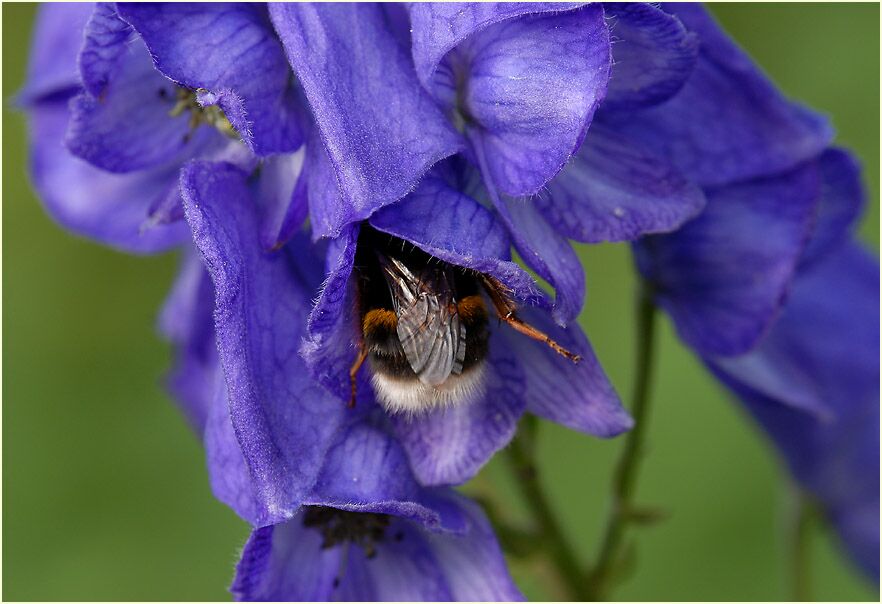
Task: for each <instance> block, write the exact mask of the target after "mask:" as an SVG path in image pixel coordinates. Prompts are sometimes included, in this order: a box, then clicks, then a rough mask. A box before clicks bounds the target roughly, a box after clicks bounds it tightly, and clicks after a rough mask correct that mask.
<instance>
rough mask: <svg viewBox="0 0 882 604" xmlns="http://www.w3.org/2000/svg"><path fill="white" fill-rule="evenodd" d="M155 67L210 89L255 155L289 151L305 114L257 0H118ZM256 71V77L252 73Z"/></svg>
mask: <svg viewBox="0 0 882 604" xmlns="http://www.w3.org/2000/svg"><path fill="white" fill-rule="evenodd" d="M117 10H118V11H119V13H120V15H121V16H122V18H123V19H125V20H126V21H128V22H129V23H131V24H132V26H134V28H135V29H136V30H137V31H138V33H139V34H141V37H142V38H143V39H144V42H145V43H146V44H147V47H148V48H149V49H150V54H151V55H152V57H153V60H154V62H155V63H156V67H157V68H158V69H159V70H160V71H161V72H162V73H164V74H165V75H166V76H168V77H169V78H171V79H172V80H174V81H175V82H178V83H179V84H181V85H182V86H185V87H187V88H190V89H204V90H205V91H206V92H207V93H210V95H211V96H210V97H205V98H210V101H209V102H211V103H217V104H218V105H220V107H221V108H222V109H223V110H224V113H225V114H226V116H227V118H228V119H229V120H230V123H231V124H232V125H233V127H234V128H235V129H236V131H237V132H238V133H239V134H240V135H241V137H242V140H244V141H245V143H246V144H248V146H249V147H250V148H251V149H252V150H253V151H254V152H255V153H256V154H258V155H268V154H271V153H281V152H288V151H294V150H295V149H297V148H298V147H299V146H300V145H301V144H302V143H303V139H304V132H303V128H304V124H305V122H304V117H303V116H304V114H303V111H302V108H301V104H300V100H299V98H298V94H299V93H298V91H297V88H296V85H295V82H294V78H293V75H292V73H291V70H290V68H289V67H288V63H287V61H286V60H285V55H284V52H283V50H282V46H281V44H280V43H279V40H278V39H277V38H276V36H275V33H274V32H273V28H272V25H271V24H270V22H269V16H268V14H267V10H266V7H265V6H264V5H263V4H249V3H193V4H189V3H180V4H179V3H157V4H150V3H133V4H125V3H120V4H118V5H117ZM257 74H259V76H260V77H255V76H256V75H257Z"/></svg>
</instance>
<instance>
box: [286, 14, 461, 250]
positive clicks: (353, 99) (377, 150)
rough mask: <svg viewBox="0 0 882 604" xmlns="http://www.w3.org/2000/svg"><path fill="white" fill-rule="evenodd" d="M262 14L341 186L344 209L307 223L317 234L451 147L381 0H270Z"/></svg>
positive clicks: (396, 195)
mask: <svg viewBox="0 0 882 604" xmlns="http://www.w3.org/2000/svg"><path fill="white" fill-rule="evenodd" d="M270 15H271V17H272V21H273V24H274V25H275V28H276V31H277V32H278V33H279V37H280V38H281V40H282V43H283V44H284V46H285V51H286V53H287V55H288V59H289V61H290V62H291V65H292V66H293V68H294V71H295V72H296V74H297V77H298V78H299V79H300V82H301V83H302V85H303V89H304V90H305V92H306V96H307V98H308V99H309V103H310V106H311V108H312V112H313V115H314V117H315V121H316V124H317V125H318V128H319V131H320V132H321V137H322V140H323V141H324V143H325V146H326V148H327V152H328V155H329V158H330V161H331V164H332V165H333V167H334V170H335V172H336V175H337V181H338V183H339V185H340V190H341V192H342V198H341V202H342V204H343V208H342V210H341V211H339V212H336V213H333V216H334V218H336V219H334V220H327V221H324V222H320V223H318V224H314V225H313V228H314V229H315V231H316V232H317V234H319V235H321V236H336V235H338V234H339V233H340V231H341V230H342V228H343V227H344V226H345V225H346V224H347V223H349V222H353V221H356V220H362V219H364V218H367V217H368V216H370V215H371V214H372V213H373V212H374V211H376V210H377V209H379V208H381V207H383V206H385V205H388V204H390V203H392V202H394V201H396V200H398V199H400V198H401V197H403V196H404V195H406V194H407V193H408V192H410V191H411V190H412V189H413V188H414V187H415V186H416V183H417V181H418V180H419V178H420V177H422V175H423V174H424V173H425V172H426V171H427V170H428V169H429V168H430V167H431V166H432V165H433V164H434V163H435V162H437V161H439V160H440V159H442V158H444V157H447V156H448V155H451V154H452V153H455V152H456V151H457V150H459V148H460V141H459V138H458V137H457V136H456V133H455V132H454V131H453V129H452V128H451V127H450V126H449V125H448V124H447V120H446V119H444V116H443V115H442V114H441V112H440V111H439V110H438V109H437V108H436V107H435V105H434V103H432V101H431V99H430V98H429V97H428V95H427V94H426V93H425V92H424V91H423V90H422V89H421V88H420V86H419V83H418V81H417V79H416V76H415V74H414V72H413V66H412V65H411V64H410V61H409V60H408V57H407V55H406V54H405V52H404V51H403V49H402V48H401V47H400V46H399V44H398V42H397V41H396V39H395V37H394V36H393V35H392V34H391V33H390V32H389V31H388V30H387V28H386V25H385V21H384V17H383V11H382V9H381V8H380V7H378V6H375V5H364V4H363V5H354V4H347V5H339V6H334V7H329V6H319V5H307V4H284V3H278V4H271V5H270ZM325 215H326V216H331V215H332V213H331V212H326V213H325Z"/></svg>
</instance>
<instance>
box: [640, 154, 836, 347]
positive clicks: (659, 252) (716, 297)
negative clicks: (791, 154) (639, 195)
mask: <svg viewBox="0 0 882 604" xmlns="http://www.w3.org/2000/svg"><path fill="white" fill-rule="evenodd" d="M817 172H818V171H817V169H816V166H815V165H814V164H813V163H810V164H806V165H804V166H801V167H800V168H797V169H796V170H793V171H790V172H788V173H785V174H783V175H781V176H776V177H771V178H765V179H758V180H754V181H750V182H746V183H742V184H736V185H731V186H728V187H723V188H720V189H716V190H711V191H708V192H707V197H708V204H707V207H706V208H705V210H704V211H703V212H702V213H701V214H700V215H699V216H698V218H696V219H695V220H693V221H691V222H689V223H687V224H686V225H685V226H683V227H682V228H681V229H680V230H678V231H676V232H674V233H671V234H668V235H653V236H651V237H647V238H645V239H643V240H641V241H640V242H638V243H637V244H636V246H635V252H636V257H637V264H638V267H639V268H640V271H641V272H642V273H643V275H644V277H645V278H646V279H647V280H648V281H649V283H650V284H651V286H652V287H653V288H654V292H655V299H656V302H657V303H658V304H659V305H660V306H661V307H662V308H664V309H665V311H667V313H668V314H669V315H670V316H671V318H672V319H673V321H674V325H675V326H676V328H677V332H678V334H679V335H680V337H681V338H682V339H683V340H684V341H685V342H686V343H687V344H689V345H690V346H692V347H694V348H695V349H696V350H698V351H699V352H700V353H702V354H707V355H726V356H729V355H737V354H743V353H745V352H747V351H748V350H750V349H751V348H753V346H755V345H756V343H757V341H758V340H759V338H760V337H761V336H762V335H763V334H764V333H765V331H766V330H767V329H768V327H769V325H770V324H771V322H772V321H773V319H774V318H775V316H776V314H777V312H778V309H779V308H780V306H781V304H782V303H783V301H784V298H785V296H786V294H787V290H788V287H789V285H790V281H791V279H792V277H793V273H794V270H795V268H796V264H797V261H798V259H799V257H800V255H801V253H802V250H803V247H804V245H805V243H806V240H807V238H808V235H809V232H810V228H811V222H812V218H813V213H814V211H815V204H816V201H817V199H818V195H819V192H820V183H819V178H818V173H817Z"/></svg>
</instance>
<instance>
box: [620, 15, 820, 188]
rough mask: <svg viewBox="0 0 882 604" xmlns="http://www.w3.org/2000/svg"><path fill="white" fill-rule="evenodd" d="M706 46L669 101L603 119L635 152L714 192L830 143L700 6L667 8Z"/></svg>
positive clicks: (816, 121) (814, 120) (814, 118)
mask: <svg viewBox="0 0 882 604" xmlns="http://www.w3.org/2000/svg"><path fill="white" fill-rule="evenodd" d="M665 10H667V11H668V12H671V13H673V14H674V15H676V16H677V17H678V18H679V19H680V20H681V21H682V22H683V23H684V24H685V25H686V27H687V28H688V29H689V30H690V31H692V32H695V33H696V34H697V35H698V36H699V38H700V40H701V49H700V52H699V56H698V61H697V63H696V66H695V71H694V72H693V74H692V76H691V77H690V78H689V80H688V81H687V83H686V85H685V86H684V87H683V88H682V89H681V90H680V92H679V93H678V94H677V95H675V96H674V97H673V98H672V99H670V100H669V101H667V102H666V103H663V104H661V105H658V106H657V107H653V108H651V109H648V110H643V111H638V112H623V113H621V112H616V113H615V114H613V115H610V114H606V115H604V116H603V117H604V121H605V123H607V124H611V125H614V126H615V128H616V131H617V132H618V133H619V134H620V135H621V136H624V137H627V138H628V139H630V140H631V141H632V142H633V143H634V144H635V145H637V146H638V147H642V148H645V149H647V150H648V151H650V152H652V153H654V154H655V155H657V156H659V157H666V158H669V159H670V161H671V163H673V165H674V166H676V167H677V168H678V169H679V170H680V171H681V172H682V173H683V174H684V175H686V177H688V178H689V179H691V180H693V181H695V182H696V183H698V184H700V185H702V186H716V185H723V184H726V183H730V182H734V181H739V180H745V179H750V178H755V177H758V176H763V175H769V174H774V173H777V172H781V171H784V170H789V169H791V168H793V167H794V166H796V165H797V164H799V163H801V162H804V161H806V160H808V159H810V158H812V157H814V156H816V155H817V154H819V153H820V152H821V151H823V149H824V148H825V147H826V146H827V145H828V144H829V142H830V140H831V138H832V136H833V131H832V129H831V128H830V125H829V124H828V122H827V120H826V119H824V118H823V117H821V116H819V115H817V114H815V113H813V112H811V111H809V110H807V109H805V108H803V107H801V106H799V105H796V104H794V103H791V102H789V101H788V100H787V99H785V98H784V97H783V95H781V93H780V92H779V91H778V90H777V89H776V88H775V86H774V85H773V84H772V83H771V82H770V81H769V80H768V79H767V78H766V77H765V76H764V75H763V74H762V73H761V72H760V70H759V69H758V68H757V67H756V66H755V65H754V64H753V62H752V61H751V60H750V58H749V57H747V55H745V54H744V53H743V52H742V51H741V50H740V49H739V48H738V47H737V46H736V45H735V44H734V43H733V42H732V41H731V40H730V39H729V38H728V37H727V36H726V35H725V33H724V32H723V31H722V30H721V29H720V28H719V27H718V26H717V24H716V23H714V21H713V19H712V18H711V17H710V16H709V14H708V13H707V11H706V10H705V9H704V8H703V7H701V6H700V5H698V4H690V3H681V4H669V5H666V6H665Z"/></svg>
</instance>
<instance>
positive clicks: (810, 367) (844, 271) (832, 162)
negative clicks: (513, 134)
mask: <svg viewBox="0 0 882 604" xmlns="http://www.w3.org/2000/svg"><path fill="white" fill-rule="evenodd" d="M677 10H678V11H679V12H680V14H681V17H682V18H683V20H684V21H685V22H686V23H687V24H688V25H689V26H690V27H692V28H694V29H695V30H696V31H698V32H700V33H701V35H702V40H707V44H704V45H703V46H702V54H706V55H707V60H708V62H712V63H713V64H715V65H717V66H718V67H719V68H721V69H724V70H725V71H726V72H728V73H732V74H735V75H736V77H737V78H740V79H741V80H742V81H743V83H744V84H745V86H744V87H743V88H744V90H747V91H750V94H751V95H752V96H753V97H754V98H755V99H756V102H753V103H747V102H745V103H744V104H733V105H731V107H730V114H731V115H730V118H731V119H729V120H728V123H733V122H734V123H739V122H740V121H745V122H747V121H755V120H754V119H753V117H756V118H758V120H757V121H756V123H762V121H763V120H765V121H766V122H767V123H769V124H778V127H779V129H780V130H779V132H778V134H779V136H777V137H776V138H773V139H768V140H761V139H758V138H757V139H755V142H756V143H757V145H756V147H755V148H754V151H753V154H754V155H755V156H757V157H762V158H765V161H764V162H754V161H753V160H752V159H750V160H748V159H747V158H746V157H745V160H746V161H740V158H741V157H742V152H741V151H740V150H739V147H738V146H732V147H729V148H720V149H719V150H718V154H717V158H718V160H719V161H720V166H721V169H720V170H717V171H714V170H711V169H710V166H704V165H703V162H704V159H703V158H702V157H699V156H695V155H692V156H690V154H691V153H692V152H693V151H694V149H692V150H689V151H688V152H686V148H685V147H684V150H683V152H679V153H678V151H677V149H676V148H673V147H672V148H670V152H671V156H672V158H673V160H674V161H675V162H677V163H679V164H680V165H681V168H682V169H684V170H685V171H687V172H688V173H691V177H692V178H695V179H696V180H698V181H699V182H701V183H702V184H703V186H704V187H705V193H706V196H707V199H708V204H707V207H706V208H705V210H704V211H703V212H702V213H701V214H700V215H699V216H698V217H697V218H696V219H695V220H693V221H691V222H689V223H688V224H687V225H685V226H684V227H683V228H682V229H680V230H678V231H677V232H675V233H672V234H668V235H654V236H651V237H647V238H645V239H644V240H642V241H640V242H638V243H637V244H636V245H635V255H636V259H637V264H638V267H639V269H640V270H641V272H642V274H643V276H644V278H645V279H646V281H647V283H648V285H649V289H650V295H651V296H652V298H653V300H654V301H655V303H656V304H658V305H659V306H660V307H661V308H662V309H663V310H664V311H665V312H667V313H668V314H669V315H670V317H671V319H672V320H673V322H674V325H675V327H676V329H677V332H678V334H679V336H680V337H681V339H683V341H684V342H685V343H686V344H687V345H689V346H690V347H691V348H692V349H693V350H694V351H695V352H696V353H697V354H698V355H699V356H700V357H701V358H702V359H703V360H704V362H705V363H706V364H707V365H708V366H709V367H710V368H711V369H712V371H713V372H714V373H715V374H716V375H717V376H718V377H719V378H720V379H721V380H722V381H723V383H724V384H726V385H727V386H728V387H729V388H731V389H732V390H733V391H734V392H735V393H736V394H737V395H738V397H739V398H740V399H741V400H742V401H743V403H744V404H745V406H746V407H747V408H748V410H749V411H750V412H751V414H752V415H754V416H755V417H756V418H757V420H758V421H759V423H760V424H761V425H762V426H763V428H764V429H765V430H766V431H767V432H768V433H769V435H770V436H771V438H772V439H773V441H774V443H775V445H776V446H777V447H778V448H779V449H780V450H781V452H782V454H783V455H784V456H785V458H786V459H787V460H788V464H789V466H790V469H791V471H792V472H793V474H794V476H795V477H796V479H797V481H799V483H800V484H801V485H802V486H803V487H804V488H805V489H806V491H808V492H809V493H810V494H811V495H812V496H813V497H815V498H816V499H817V500H818V503H819V504H820V505H821V507H822V508H823V509H824V511H825V513H826V514H827V517H828V518H829V520H830V522H831V523H832V524H833V526H834V527H835V528H836V529H837V531H838V532H839V534H840V535H841V537H842V539H843V541H844V543H845V544H846V546H847V548H848V550H849V551H850V553H851V554H852V556H853V558H854V559H855V560H856V561H857V563H858V564H859V565H860V566H861V567H862V568H863V569H864V570H865V572H867V573H868V574H869V575H871V576H873V577H875V578H877V579H878V562H879V552H878V514H879V512H878V510H879V496H878V481H874V479H875V478H876V476H877V475H878V470H877V468H878V464H879V457H878V448H879V433H878V421H879V420H878V414H879V406H878V404H879V403H878V401H879V371H878V367H879V341H878V332H879V330H878V307H879V298H878V266H877V265H876V263H875V262H874V261H873V260H871V259H870V258H869V257H868V256H867V254H866V253H865V252H862V251H860V250H859V249H857V248H856V246H855V245H854V244H851V243H849V239H850V238H851V236H852V233H851V230H852V227H853V224H854V222H855V221H856V219H857V217H858V216H859V215H860V210H861V208H862V206H863V202H864V192H863V189H862V187H861V183H860V169H859V167H858V166H857V164H856V162H855V161H854V159H852V158H851V156H850V155H849V154H848V153H846V152H845V151H842V150H839V149H835V148H828V149H825V148H824V147H825V146H826V144H827V141H828V139H829V136H830V134H829V128H828V127H827V126H826V125H824V123H823V121H822V120H821V118H818V117H814V116H813V115H812V114H809V113H807V112H806V111H805V110H804V109H801V108H798V107H795V106H793V105H789V104H786V103H784V102H783V101H782V100H781V98H780V97H779V96H778V95H777V93H776V92H775V91H774V89H773V88H772V87H771V85H770V84H768V83H767V82H766V81H765V80H764V79H763V78H762V76H761V75H760V74H758V73H757V72H756V71H755V69H754V68H753V67H752V66H751V65H750V63H749V62H748V61H747V59H746V57H744V56H743V55H742V54H741V53H740V51H738V49H737V48H735V47H734V45H733V44H732V43H731V42H730V41H729V40H728V39H726V38H725V37H724V36H723V34H722V33H721V32H720V31H719V30H718V29H717V28H716V26H715V25H714V24H713V22H712V21H710V20H709V19H708V18H707V16H706V15H705V14H703V13H700V12H698V11H697V10H696V9H693V8H691V7H690V8H687V9H684V10H681V9H679V8H678V9H677ZM700 73H702V72H701V71H700V69H697V70H696V74H700ZM747 84H749V85H747ZM689 86H690V84H687V86H686V88H684V93H686V92H688V89H689ZM710 90H713V89H712V88H710V87H708V88H706V91H710ZM719 90H720V92H721V93H725V94H727V98H728V93H729V91H730V90H731V89H730V88H729V87H727V86H720V87H719ZM706 93H707V92H706ZM681 94H683V93H681ZM696 94H697V92H696ZM678 98H679V97H674V99H672V101H671V102H670V103H668V104H667V105H666V106H662V107H660V108H658V109H657V110H655V115H654V116H652V119H649V118H647V120H646V121H643V122H641V124H642V126H641V128H643V129H642V130H641V131H640V133H639V135H640V136H643V137H644V139H646V140H650V144H657V145H662V144H667V143H664V142H663V141H662V140H661V139H658V140H656V141H655V143H652V141H651V139H652V137H654V136H655V134H654V132H655V131H654V130H651V129H650V125H652V126H659V125H660V127H661V129H662V131H664V130H665V128H673V127H675V126H674V124H675V117H676V116H677V115H678V114H681V115H683V114H685V112H686V111H690V112H692V111H693V107H694V104H690V105H688V106H687V105H684V106H682V107H679V106H678V103H677V100H678ZM745 100H747V99H745ZM721 106H722V105H721ZM694 116H695V117H696V119H697V118H700V117H702V115H701V113H700V112H695V113H694ZM705 117H706V119H707V124H706V125H707V127H712V126H713V125H714V124H717V120H716V119H715V117H714V116H713V115H710V114H709V115H707V116H705ZM788 117H789V120H788ZM748 118H751V119H748ZM623 123H624V122H623ZM691 123H693V124H696V122H691ZM788 124H789V126H787V125H788ZM785 126H787V127H786V128H785ZM635 133H636V131H635ZM696 148H699V149H700V148H701V146H700V145H697V146H696ZM709 150H712V148H709ZM865 472H866V473H865ZM874 485H875V486H874Z"/></svg>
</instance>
